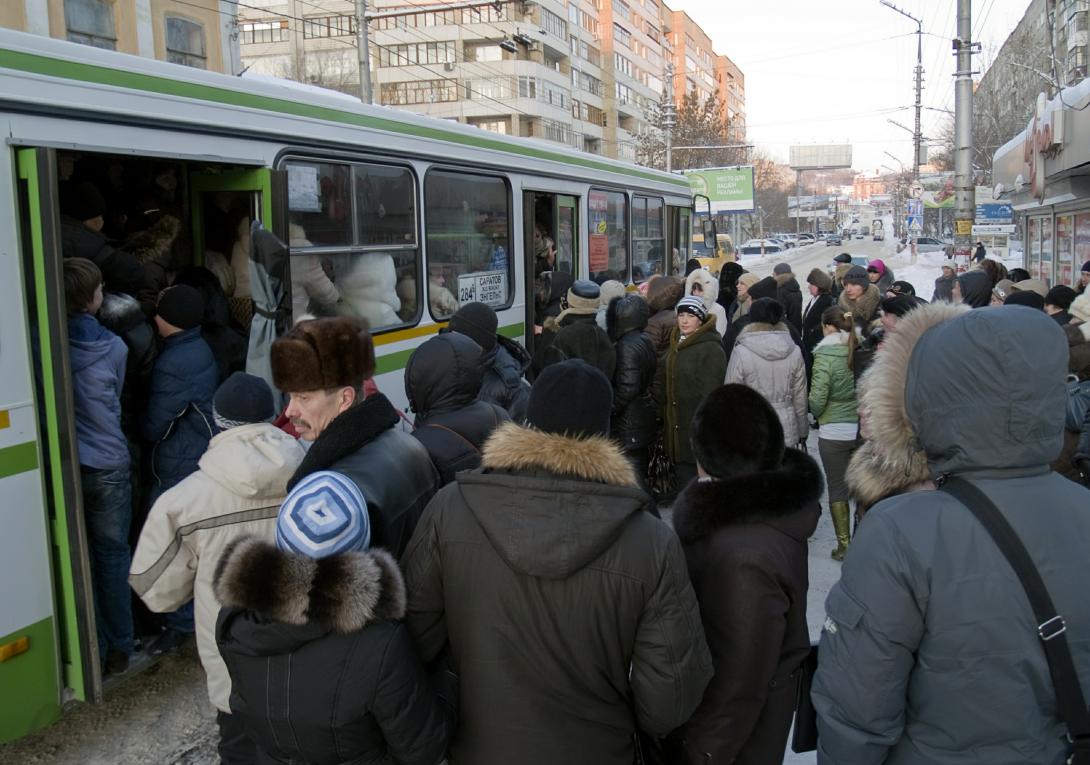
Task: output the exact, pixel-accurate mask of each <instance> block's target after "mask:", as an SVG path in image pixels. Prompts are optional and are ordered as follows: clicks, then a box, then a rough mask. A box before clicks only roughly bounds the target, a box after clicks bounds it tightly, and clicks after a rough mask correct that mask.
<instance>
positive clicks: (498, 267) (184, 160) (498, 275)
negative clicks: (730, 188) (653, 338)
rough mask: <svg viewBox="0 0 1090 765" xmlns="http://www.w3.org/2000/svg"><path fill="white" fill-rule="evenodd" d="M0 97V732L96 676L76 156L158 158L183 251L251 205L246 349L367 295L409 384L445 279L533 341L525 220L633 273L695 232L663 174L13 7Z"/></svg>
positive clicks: (571, 254) (442, 315)
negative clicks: (264, 256)
mask: <svg viewBox="0 0 1090 765" xmlns="http://www.w3.org/2000/svg"><path fill="white" fill-rule="evenodd" d="M0 120H2V124H3V136H4V145H3V149H2V151H0V179H3V180H2V182H0V314H2V319H0V369H2V370H3V371H2V373H0V498H2V499H0V516H2V517H3V524H2V525H3V532H2V533H0V580H2V581H3V587H2V588H0V742H2V741H7V740H11V739H14V738H18V737H20V736H22V735H25V734H26V733H28V732H30V731H33V730H35V729H38V728H41V727H43V726H46V725H48V724H50V723H51V722H53V721H54V720H56V719H57V718H58V717H59V716H60V715H61V714H62V712H63V710H64V708H65V706H66V705H67V704H69V703H74V702H79V701H97V700H99V699H101V697H102V694H103V691H104V687H103V679H102V676H101V672H100V669H99V667H100V661H99V657H98V655H97V646H96V641H95V638H94V636H95V616H94V608H93V602H92V596H91V592H92V587H91V580H90V568H89V565H88V542H87V538H86V534H85V529H84V524H83V513H82V504H81V503H82V499H81V496H80V480H79V475H80V472H79V471H80V468H79V461H78V455H77V448H76V439H75V429H74V420H73V411H72V390H71V385H70V381H71V380H70V375H71V372H70V367H69V361H68V353H67V336H66V313H65V306H64V290H63V283H62V279H61V278H60V274H61V262H62V249H61V244H62V233H61V232H62V217H61V211H60V205H59V199H60V193H61V190H62V188H63V185H64V184H65V183H66V182H67V181H68V179H69V178H71V177H73V173H74V177H80V176H81V175H83V176H84V177H86V175H87V173H89V172H91V171H92V170H93V171H94V172H95V173H96V175H95V177H94V180H95V181H96V183H98V185H99V186H100V188H101V190H102V191H103V193H104V195H105V196H106V198H107V202H108V203H109V202H110V201H111V193H112V192H111V189H112V188H114V187H113V186H112V184H114V183H115V182H116V181H117V180H118V179H126V178H128V179H132V178H141V179H149V182H150V183H153V184H155V183H158V179H162V178H166V179H167V180H168V182H167V183H165V184H159V185H158V187H157V188H158V190H159V191H160V192H161V193H162V194H167V195H169V197H170V204H171V207H172V214H174V215H176V216H178V217H179V218H180V220H181V222H182V231H183V232H184V233H183V235H182V236H181V237H179V238H178V241H177V242H176V243H175V245H174V246H173V248H172V258H173V261H172V265H173V266H174V267H182V266H186V265H205V264H209V260H210V259H211V258H212V252H213V251H216V252H221V251H222V250H223V249H224V247H223V246H222V245H221V242H222V241H223V239H224V232H223V231H213V230H210V229H214V228H216V227H217V226H221V221H222V218H221V217H220V216H217V215H216V214H215V213H216V211H217V210H219V211H222V210H225V209H235V210H238V209H242V210H243V212H244V215H245V218H244V221H245V222H246V223H247V225H241V226H239V227H238V235H237V237H236V238H235V239H234V240H233V242H234V244H233V247H234V250H233V251H232V253H233V254H230V255H229V257H230V259H231V260H232V261H236V262H233V263H232V265H235V266H237V265H238V263H237V257H238V254H237V253H238V252H242V253H243V255H242V257H248V258H250V259H251V261H254V262H256V261H255V260H254V259H255V258H257V253H258V251H259V250H261V249H262V248H260V247H255V246H253V242H255V241H256V240H257V236H258V234H257V233H256V232H261V236H262V238H263V241H266V242H267V241H269V239H270V237H269V234H270V233H271V234H272V235H274V236H275V237H276V238H277V239H279V241H280V242H283V243H284V245H286V247H281V248H280V253H279V254H281V255H283V257H282V258H281V261H280V263H279V264H278V265H277V264H270V263H267V262H265V263H262V264H261V267H260V268H258V267H256V266H255V267H249V268H247V267H246V266H245V265H244V268H243V270H242V271H241V272H240V273H241V274H242V275H241V276H240V277H239V284H238V285H236V287H237V288H238V289H237V295H236V297H237V296H238V295H242V296H243V299H245V298H247V297H248V298H250V299H251V300H252V309H253V319H252V321H251V323H250V326H249V352H248V356H247V368H248V369H250V370H251V371H255V372H257V373H262V371H263V370H265V369H267V366H266V365H267V355H268V346H269V344H270V343H271V342H272V340H273V339H275V337H276V336H277V335H278V334H279V333H282V332H283V331H285V330H286V329H287V328H288V327H289V326H290V325H291V322H292V321H293V320H298V319H299V318H301V317H302V314H303V313H316V314H320V313H322V312H323V311H327V310H328V311H333V312H338V313H345V312H348V313H358V314H360V315H363V316H365V317H366V318H367V319H368V320H369V322H370V326H371V329H372V332H373V333H374V335H375V342H376V348H377V354H378V375H377V378H376V382H377V383H378V386H379V387H380V389H382V390H383V391H384V392H385V393H387V394H388V395H389V396H390V398H391V399H392V400H393V401H394V402H395V404H398V405H401V406H403V405H404V403H405V395H404V386H403V380H402V371H403V368H404V366H405V363H406V361H407V359H408V357H409V355H410V354H411V353H412V351H413V349H414V348H416V347H417V346H418V345H419V344H420V343H422V342H423V341H424V340H426V339H427V338H428V337H429V336H431V335H432V334H434V333H436V332H437V331H438V330H439V329H440V328H441V327H442V326H443V325H444V322H445V320H446V319H447V318H449V316H450V315H451V314H452V313H453V311H454V310H455V309H456V308H457V306H458V304H459V302H460V301H467V300H480V301H483V302H487V303H489V304H491V305H492V306H493V307H494V308H495V309H496V312H497V314H498V316H499V324H500V332H501V333H502V334H504V335H506V336H508V337H510V338H513V339H516V340H518V341H520V342H522V343H524V344H526V345H527V346H532V343H533V330H532V325H533V318H534V299H533V286H534V273H535V268H534V259H535V252H536V245H535V231H536V236H537V237H542V236H549V237H551V238H552V239H554V240H555V242H556V249H557V257H556V262H555V264H553V265H552V267H553V268H554V269H558V270H567V271H570V272H571V273H572V274H573V275H574V276H575V277H576V278H592V279H597V280H599V281H602V280H604V279H605V278H616V279H620V280H621V281H624V282H626V283H628V284H632V283H635V282H639V281H641V280H642V279H643V278H646V277H647V276H649V275H650V274H652V273H655V272H659V273H662V272H669V271H671V270H673V268H674V267H676V266H675V265H674V264H676V263H680V264H684V263H685V261H686V260H687V258H688V256H689V251H690V247H691V244H690V240H691V228H692V222H691V221H692V200H691V198H690V195H689V186H688V183H687V182H686V181H685V179H683V178H681V177H678V176H674V175H669V174H665V173H660V172H657V171H653V170H649V169H646V168H641V167H638V166H635V165H631V164H626V163H622V162H617V161H613V160H609V159H605V158H602V157H598V156H594V155H589V154H585V153H582V152H577V151H574V150H569V149H566V148H564V147H561V146H557V145H555V144H550V143H546V142H542V141H535V140H529V139H518V138H509V137H506V136H501V135H496V134H492V133H488V132H485V131H482V130H479V129H477V128H473V127H469V126H464V125H459V124H457V123H453V122H447V121H441V120H434V119H429V118H425V117H420V116H417V115H413V114H410V113H407V112H401V111H397V110H393V109H389V108H384V107H376V106H365V105H361V104H360V103H358V102H356V101H354V100H353V99H350V98H348V97H346V96H343V95H340V94H336V93H331V92H328V91H320V90H317V89H314V88H307V87H306V86H299V85H293V84H291V83H282V82H280V81H275V80H265V79H256V80H251V79H248V78H245V77H243V78H239V77H228V76H224V75H218V74H214V73H208V72H204V71H199V70H193V69H188V68H185V67H180V66H175V65H171V64H166V63H163V62H159V61H153V60H147V59H142V58H137V57H133V56H127V55H124V54H118V53H114V52H110V51H103V50H99V49H95V48H91V47H86V46H81V45H75V44H72V43H68V42H64V41H58V40H52V39H47V38H42V37H38V36H33V35H26V34H22V33H18V32H11V31H7V30H0ZM246 253H249V254H248V255H247V254H246ZM220 257H224V256H223V255H220ZM315 267H317V268H319V269H321V270H322V271H324V272H325V273H326V274H327V276H331V278H332V280H333V282H334V283H335V284H337V285H338V287H339V288H340V289H341V291H342V295H341V297H342V300H341V301H340V302H339V303H338V304H337V305H336V306H333V307H330V306H325V307H324V308H323V307H322V306H317V307H316V306H315V303H314V301H313V300H310V297H309V296H308V295H307V294H306V292H305V290H306V284H305V280H304V279H303V278H302V277H301V274H303V273H305V272H306V271H307V269H308V268H309V269H310V270H311V272H313V269H314V268H315ZM236 271H237V269H236ZM247 273H249V275H250V276H249V281H250V283H249V289H246V288H245V287H246V285H245V284H244V283H243V282H244V281H245V280H246V278H247V276H246V275H247ZM293 275H294V276H295V280H294V281H293V278H292V277H293ZM108 287H109V285H107V288H108ZM353 290H355V292H353ZM376 290H377V291H376Z"/></svg>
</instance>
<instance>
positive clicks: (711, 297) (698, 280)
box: [685, 268, 727, 336]
mask: <svg viewBox="0 0 1090 765" xmlns="http://www.w3.org/2000/svg"><path fill="white" fill-rule="evenodd" d="M685 294H686V295H696V296H697V297H699V298H700V299H701V300H703V301H704V307H705V308H706V309H707V310H708V313H709V314H711V315H712V316H714V317H715V331H716V332H718V333H719V334H720V336H722V335H724V334H726V331H727V312H726V310H725V309H724V308H723V306H721V305H719V303H718V300H717V299H718V297H719V282H717V281H716V279H715V277H714V276H712V275H711V273H710V272H709V271H708V270H707V269H705V268H698V269H696V270H695V271H693V272H692V273H690V274H689V275H688V276H686V277H685Z"/></svg>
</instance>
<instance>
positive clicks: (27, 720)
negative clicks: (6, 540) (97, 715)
mask: <svg viewBox="0 0 1090 765" xmlns="http://www.w3.org/2000/svg"><path fill="white" fill-rule="evenodd" d="M9 586H17V585H14V584H13V585H9ZM20 638H27V640H28V641H29V648H28V650H27V651H26V653H21V654H19V655H17V656H12V657H11V658H10V659H8V660H7V661H2V662H0V688H3V689H4V692H3V693H0V743H3V742H5V741H14V740H15V739H17V738H22V737H23V736H25V735H26V734H28V733H33V732H34V731H36V730H39V729H41V728H44V727H45V726H47V725H49V724H50V723H52V722H55V721H56V720H57V719H58V718H60V716H61V703H60V692H59V691H58V690H57V689H58V686H59V684H58V682H57V658H56V657H57V646H56V643H55V638H54V631H53V618H52V617H48V618H46V619H42V620H41V621H40V622H35V623H34V624H31V625H28V626H27V627H25V628H23V629H21V630H18V631H16V632H13V633H11V634H10V635H4V636H3V637H0V645H7V644H8V643H11V642H14V641H16V640H19V639H20Z"/></svg>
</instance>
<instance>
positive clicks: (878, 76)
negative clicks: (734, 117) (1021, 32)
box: [666, 0, 1029, 171]
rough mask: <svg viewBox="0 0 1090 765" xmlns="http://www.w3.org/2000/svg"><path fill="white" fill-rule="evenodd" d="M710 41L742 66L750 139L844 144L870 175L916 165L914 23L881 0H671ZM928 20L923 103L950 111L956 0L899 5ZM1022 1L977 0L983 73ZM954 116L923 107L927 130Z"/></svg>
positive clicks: (776, 144) (778, 151)
mask: <svg viewBox="0 0 1090 765" xmlns="http://www.w3.org/2000/svg"><path fill="white" fill-rule="evenodd" d="M666 2H667V4H668V5H669V7H671V8H672V9H674V10H683V11H687V12H688V13H689V15H690V16H692V17H693V19H695V20H696V22H697V23H699V24H700V25H701V26H702V27H703V28H704V30H705V31H707V32H708V34H709V35H710V36H711V38H712V41H713V43H714V44H715V52H716V53H721V54H725V55H727V56H729V57H730V58H731V59H733V60H734V62H735V63H737V64H738V65H739V66H740V67H741V68H742V71H743V72H744V73H745V77H746V117H747V122H748V125H749V128H748V138H749V141H750V142H751V143H756V144H757V146H758V147H759V148H762V149H764V150H766V151H767V152H769V153H770V154H772V155H773V156H775V157H777V158H780V159H782V160H784V161H786V160H787V147H788V146H789V145H791V144H794V143H851V144H853V146H854V152H853V164H854V166H855V168H856V169H858V170H867V171H874V170H875V169H876V168H880V166H881V165H882V164H886V165H890V166H892V167H894V168H898V167H899V166H898V164H897V163H896V162H895V161H894V160H892V159H890V158H889V157H888V156H886V155H885V154H884V153H883V151H889V152H890V153H892V154H894V155H895V156H897V157H898V158H899V159H900V160H901V161H902V162H903V163H904V164H905V165H908V164H910V163H911V161H912V134H911V132H906V131H904V130H902V129H901V128H899V127H896V126H895V125H891V124H889V122H887V120H889V119H893V120H896V121H897V122H900V123H901V124H902V125H905V126H906V127H908V128H910V129H911V128H912V121H913V110H912V104H913V102H914V100H915V98H914V92H913V79H912V70H913V67H914V66H915V64H916V35H915V30H916V24H915V23H914V22H912V21H911V20H909V19H907V18H905V17H904V16H901V15H900V14H898V13H896V12H894V11H893V10H890V9H889V8H886V7H885V6H883V5H881V4H880V3H879V1H878V0H829V1H827V2H818V0H763V1H761V2H740V0H666ZM894 4H895V5H897V6H898V7H900V8H903V9H904V10H906V11H907V12H909V13H911V14H912V15H913V16H916V17H917V18H920V19H922V20H923V31H924V36H923V67H924V90H923V104H924V106H925V107H932V108H934V109H949V110H951V111H952V110H953V108H954V78H953V76H952V75H953V71H954V56H953V52H952V48H951V40H952V39H953V37H954V31H955V29H956V26H957V17H956V5H957V3H956V0H894ZM1028 5H1029V0H973V40H974V41H975V42H980V43H982V44H983V46H984V55H983V56H975V57H974V69H976V70H983V68H984V67H985V66H986V65H987V63H990V60H991V58H992V57H994V55H995V53H996V52H997V51H998V50H999V46H1001V45H1002V44H1003V41H1004V40H1006V38H1007V35H1009V34H1010V32H1011V30H1013V29H1014V27H1015V25H1016V24H1017V23H1018V21H1019V20H1020V19H1021V18H1022V14H1023V13H1024V12H1025V10H1026V8H1027V7H1028ZM946 119H949V115H947V114H945V113H943V112H941V111H933V110H931V109H927V108H925V109H924V111H923V133H924V136H925V137H932V136H937V135H938V129H939V127H940V125H941V123H942V121H943V120H946Z"/></svg>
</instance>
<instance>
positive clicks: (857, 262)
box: [852, 255, 870, 268]
mask: <svg viewBox="0 0 1090 765" xmlns="http://www.w3.org/2000/svg"><path fill="white" fill-rule="evenodd" d="M852 265H853V266H862V267H863V268H866V267H867V266H868V265H870V258H864V257H863V256H862V255H852Z"/></svg>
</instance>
